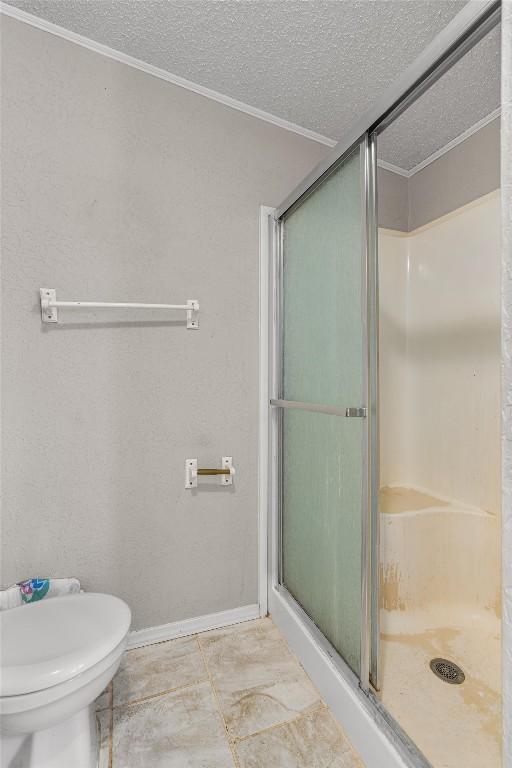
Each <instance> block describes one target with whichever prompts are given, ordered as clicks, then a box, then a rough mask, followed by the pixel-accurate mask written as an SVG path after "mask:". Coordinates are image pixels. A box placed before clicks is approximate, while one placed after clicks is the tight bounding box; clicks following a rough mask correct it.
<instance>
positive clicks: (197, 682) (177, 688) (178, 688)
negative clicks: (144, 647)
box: [112, 678, 210, 710]
mask: <svg viewBox="0 0 512 768" xmlns="http://www.w3.org/2000/svg"><path fill="white" fill-rule="evenodd" d="M208 682H210V681H209V679H208V678H207V679H204V678H200V679H198V680H194V681H193V682H192V683H187V684H186V685H177V686H175V687H174V688H166V689H165V691H158V693H150V694H149V695H148V696H142V697H141V698H140V699H133V700H132V701H123V703H122V704H116V705H115V706H114V700H113V697H112V709H113V710H114V709H123V707H131V706H132V705H133V704H142V703H144V702H145V701H150V700H151V699H158V698H159V697H160V696H166V695H167V694H168V693H175V692H176V691H182V690H185V689H186V688H193V687H194V685H200V684H201V683H208Z"/></svg>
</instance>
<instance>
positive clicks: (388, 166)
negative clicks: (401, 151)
mask: <svg viewBox="0 0 512 768" xmlns="http://www.w3.org/2000/svg"><path fill="white" fill-rule="evenodd" d="M377 165H378V166H379V168H382V169H383V170H384V171H390V172H391V173H396V174H397V176H404V177H405V178H406V179H408V178H409V176H410V175H411V174H410V172H409V171H406V170H405V168H401V167H400V166H399V165H393V163H388V162H386V160H377Z"/></svg>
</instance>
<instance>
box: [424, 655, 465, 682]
mask: <svg viewBox="0 0 512 768" xmlns="http://www.w3.org/2000/svg"><path fill="white" fill-rule="evenodd" d="M430 669H431V670H432V672H433V673H434V675H437V677H440V678H441V680H444V681H445V683H451V684H452V685H460V684H461V683H463V682H464V680H465V679H466V675H465V674H464V672H463V671H462V669H461V668H460V667H458V666H457V664H454V663H453V661H449V659H432V661H431V662H430Z"/></svg>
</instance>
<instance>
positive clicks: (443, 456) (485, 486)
mask: <svg viewBox="0 0 512 768" xmlns="http://www.w3.org/2000/svg"><path fill="white" fill-rule="evenodd" d="M379 253H380V256H379V258H380V300H381V408H382V427H381V459H382V478H381V481H382V485H385V484H388V483H401V484H404V485H413V486H416V487H420V488H425V489H428V490H431V491H432V492H434V493H438V494H440V495H441V496H446V497H449V498H452V499H457V500H460V501H463V502H465V503H467V504H470V505H473V506H476V507H479V508H481V509H484V510H488V511H490V512H491V513H493V514H497V513H498V511H499V508H500V500H499V496H500V472H499V465H500V438H499V435H500V427H499V409H498V407H497V404H498V403H499V398H500V298H499V297H500V196H499V192H495V193H491V194H490V195H487V196H485V197H483V198H480V199H479V200H478V201H475V202H474V203H470V204H469V205H468V206H465V207H464V208H461V209H459V210H457V211H454V212H453V213H451V214H448V215H447V216H445V217H443V218H441V219H438V220H437V221H434V222H432V223H431V224H428V225H426V226H425V227H423V228H421V229H418V230H415V231H413V232H411V233H410V234H409V235H408V236H404V235H401V236H397V235H396V233H389V232H386V231H385V230H384V231H383V230H381V232H380V237H379ZM404 275H405V277H404ZM404 282H406V287H405V290H404ZM391 315H392V316H393V318H394V322H393V324H391V323H390V322H388V321H387V320H386V318H387V317H390V316H391ZM404 318H405V326H404ZM404 336H405V341H404ZM387 350H390V352H388V351H387ZM404 355H405V375H404V371H403V367H404V362H403V361H404Z"/></svg>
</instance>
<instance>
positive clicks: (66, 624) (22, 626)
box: [0, 593, 131, 708]
mask: <svg viewBox="0 0 512 768" xmlns="http://www.w3.org/2000/svg"><path fill="white" fill-rule="evenodd" d="M130 620H131V615H130V609H129V608H128V606H127V605H126V603H124V602H123V601H122V600H120V599H119V598H117V597H114V596H113V595H103V594H96V593H86V594H78V595H76V594H75V595H66V596H63V597H57V598H52V599H47V600H44V601H41V602H40V603H36V604H33V605H27V606H20V607H18V608H12V609H10V610H7V611H2V612H1V613H0V637H1V638H2V643H1V669H2V675H1V678H0V698H1V699H3V704H4V705H5V704H7V702H8V701H9V700H10V703H11V704H12V705H13V706H14V707H15V708H17V707H16V706H15V705H16V702H15V699H17V700H18V703H19V704H21V700H23V701H24V702H25V704H24V706H27V704H28V699H29V698H30V699H34V706H37V704H36V703H35V701H36V700H37V699H38V698H39V696H37V694H38V693H42V692H43V691H44V692H45V697H46V700H48V696H50V697H51V698H54V697H53V695H52V693H55V694H56V696H55V698H58V697H60V696H62V695H63V692H64V690H66V691H67V690H72V689H73V688H74V687H75V684H74V683H73V680H74V679H75V678H79V679H80V680H82V679H83V678H82V676H83V675H84V673H87V672H90V673H91V676H96V674H98V675H99V674H101V671H102V668H103V667H105V669H107V668H108V667H109V665H110V664H111V658H115V657H116V655H119V649H118V646H119V645H120V644H121V643H124V644H125V643H126V636H127V633H128V630H129V628H130ZM87 677H89V674H88V675H87ZM76 683H77V684H80V685H81V684H82V683H81V682H80V683H79V681H78V680H77V681H76ZM55 686H56V687H57V688H58V690H55V691H54V692H52V691H51V690H49V689H51V688H53V687H55ZM11 697H12V698H11Z"/></svg>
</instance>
